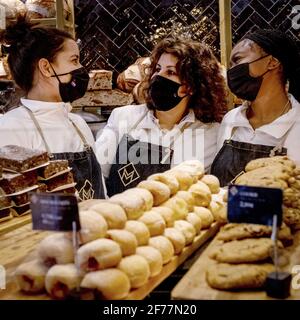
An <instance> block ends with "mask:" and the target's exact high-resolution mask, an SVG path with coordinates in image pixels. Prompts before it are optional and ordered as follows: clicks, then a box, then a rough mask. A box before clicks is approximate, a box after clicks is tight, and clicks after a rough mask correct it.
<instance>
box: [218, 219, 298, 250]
mask: <svg viewBox="0 0 300 320" xmlns="http://www.w3.org/2000/svg"><path fill="white" fill-rule="evenodd" d="M271 234H272V228H271V227H269V226H265V225H260V224H251V223H229V224H227V225H225V226H224V227H223V228H222V229H221V231H220V232H219V234H218V236H217V239H219V240H222V241H224V242H228V241H232V240H242V239H253V238H263V237H270V236H271ZM278 239H279V240H280V241H281V242H282V244H283V245H284V246H288V245H291V244H292V243H293V237H292V234H291V229H290V228H289V227H288V226H287V225H286V224H284V223H283V224H282V226H281V227H280V229H279V232H278Z"/></svg>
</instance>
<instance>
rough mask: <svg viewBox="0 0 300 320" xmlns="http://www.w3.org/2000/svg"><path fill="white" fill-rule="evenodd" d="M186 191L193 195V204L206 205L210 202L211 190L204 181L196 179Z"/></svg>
mask: <svg viewBox="0 0 300 320" xmlns="http://www.w3.org/2000/svg"><path fill="white" fill-rule="evenodd" d="M188 191H189V192H190V193H191V194H192V196H193V197H194V202H195V206H200V207H207V206H208V205H209V204H210V202H211V198H212V197H211V191H210V189H209V187H208V186H207V185H206V184H205V183H203V182H201V181H198V182H197V183H195V184H193V185H192V186H191V187H190V188H189V190H188Z"/></svg>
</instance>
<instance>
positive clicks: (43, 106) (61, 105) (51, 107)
mask: <svg viewBox="0 0 300 320" xmlns="http://www.w3.org/2000/svg"><path fill="white" fill-rule="evenodd" d="M21 103H22V104H23V105H24V106H25V107H27V108H28V109H30V110H31V111H32V112H38V111H46V112H47V111H55V110H60V111H61V110H62V111H64V113H65V114H68V113H69V112H71V110H72V105H71V104H70V103H65V102H45V101H39V100H30V99H26V98H21Z"/></svg>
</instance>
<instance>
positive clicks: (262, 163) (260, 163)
mask: <svg viewBox="0 0 300 320" xmlns="http://www.w3.org/2000/svg"><path fill="white" fill-rule="evenodd" d="M276 164H282V165H284V166H287V167H290V168H291V169H294V168H295V164H294V162H293V161H292V160H290V159H289V158H288V157H287V156H275V157H267V158H259V159H255V160H252V161H250V162H248V164H247V165H246V167H245V171H246V172H247V171H252V170H256V169H258V168H263V167H268V166H270V165H276Z"/></svg>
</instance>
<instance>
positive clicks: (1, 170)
mask: <svg viewBox="0 0 300 320" xmlns="http://www.w3.org/2000/svg"><path fill="white" fill-rule="evenodd" d="M2 173H3V169H2V167H1V166H0V180H1V179H2Z"/></svg>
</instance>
